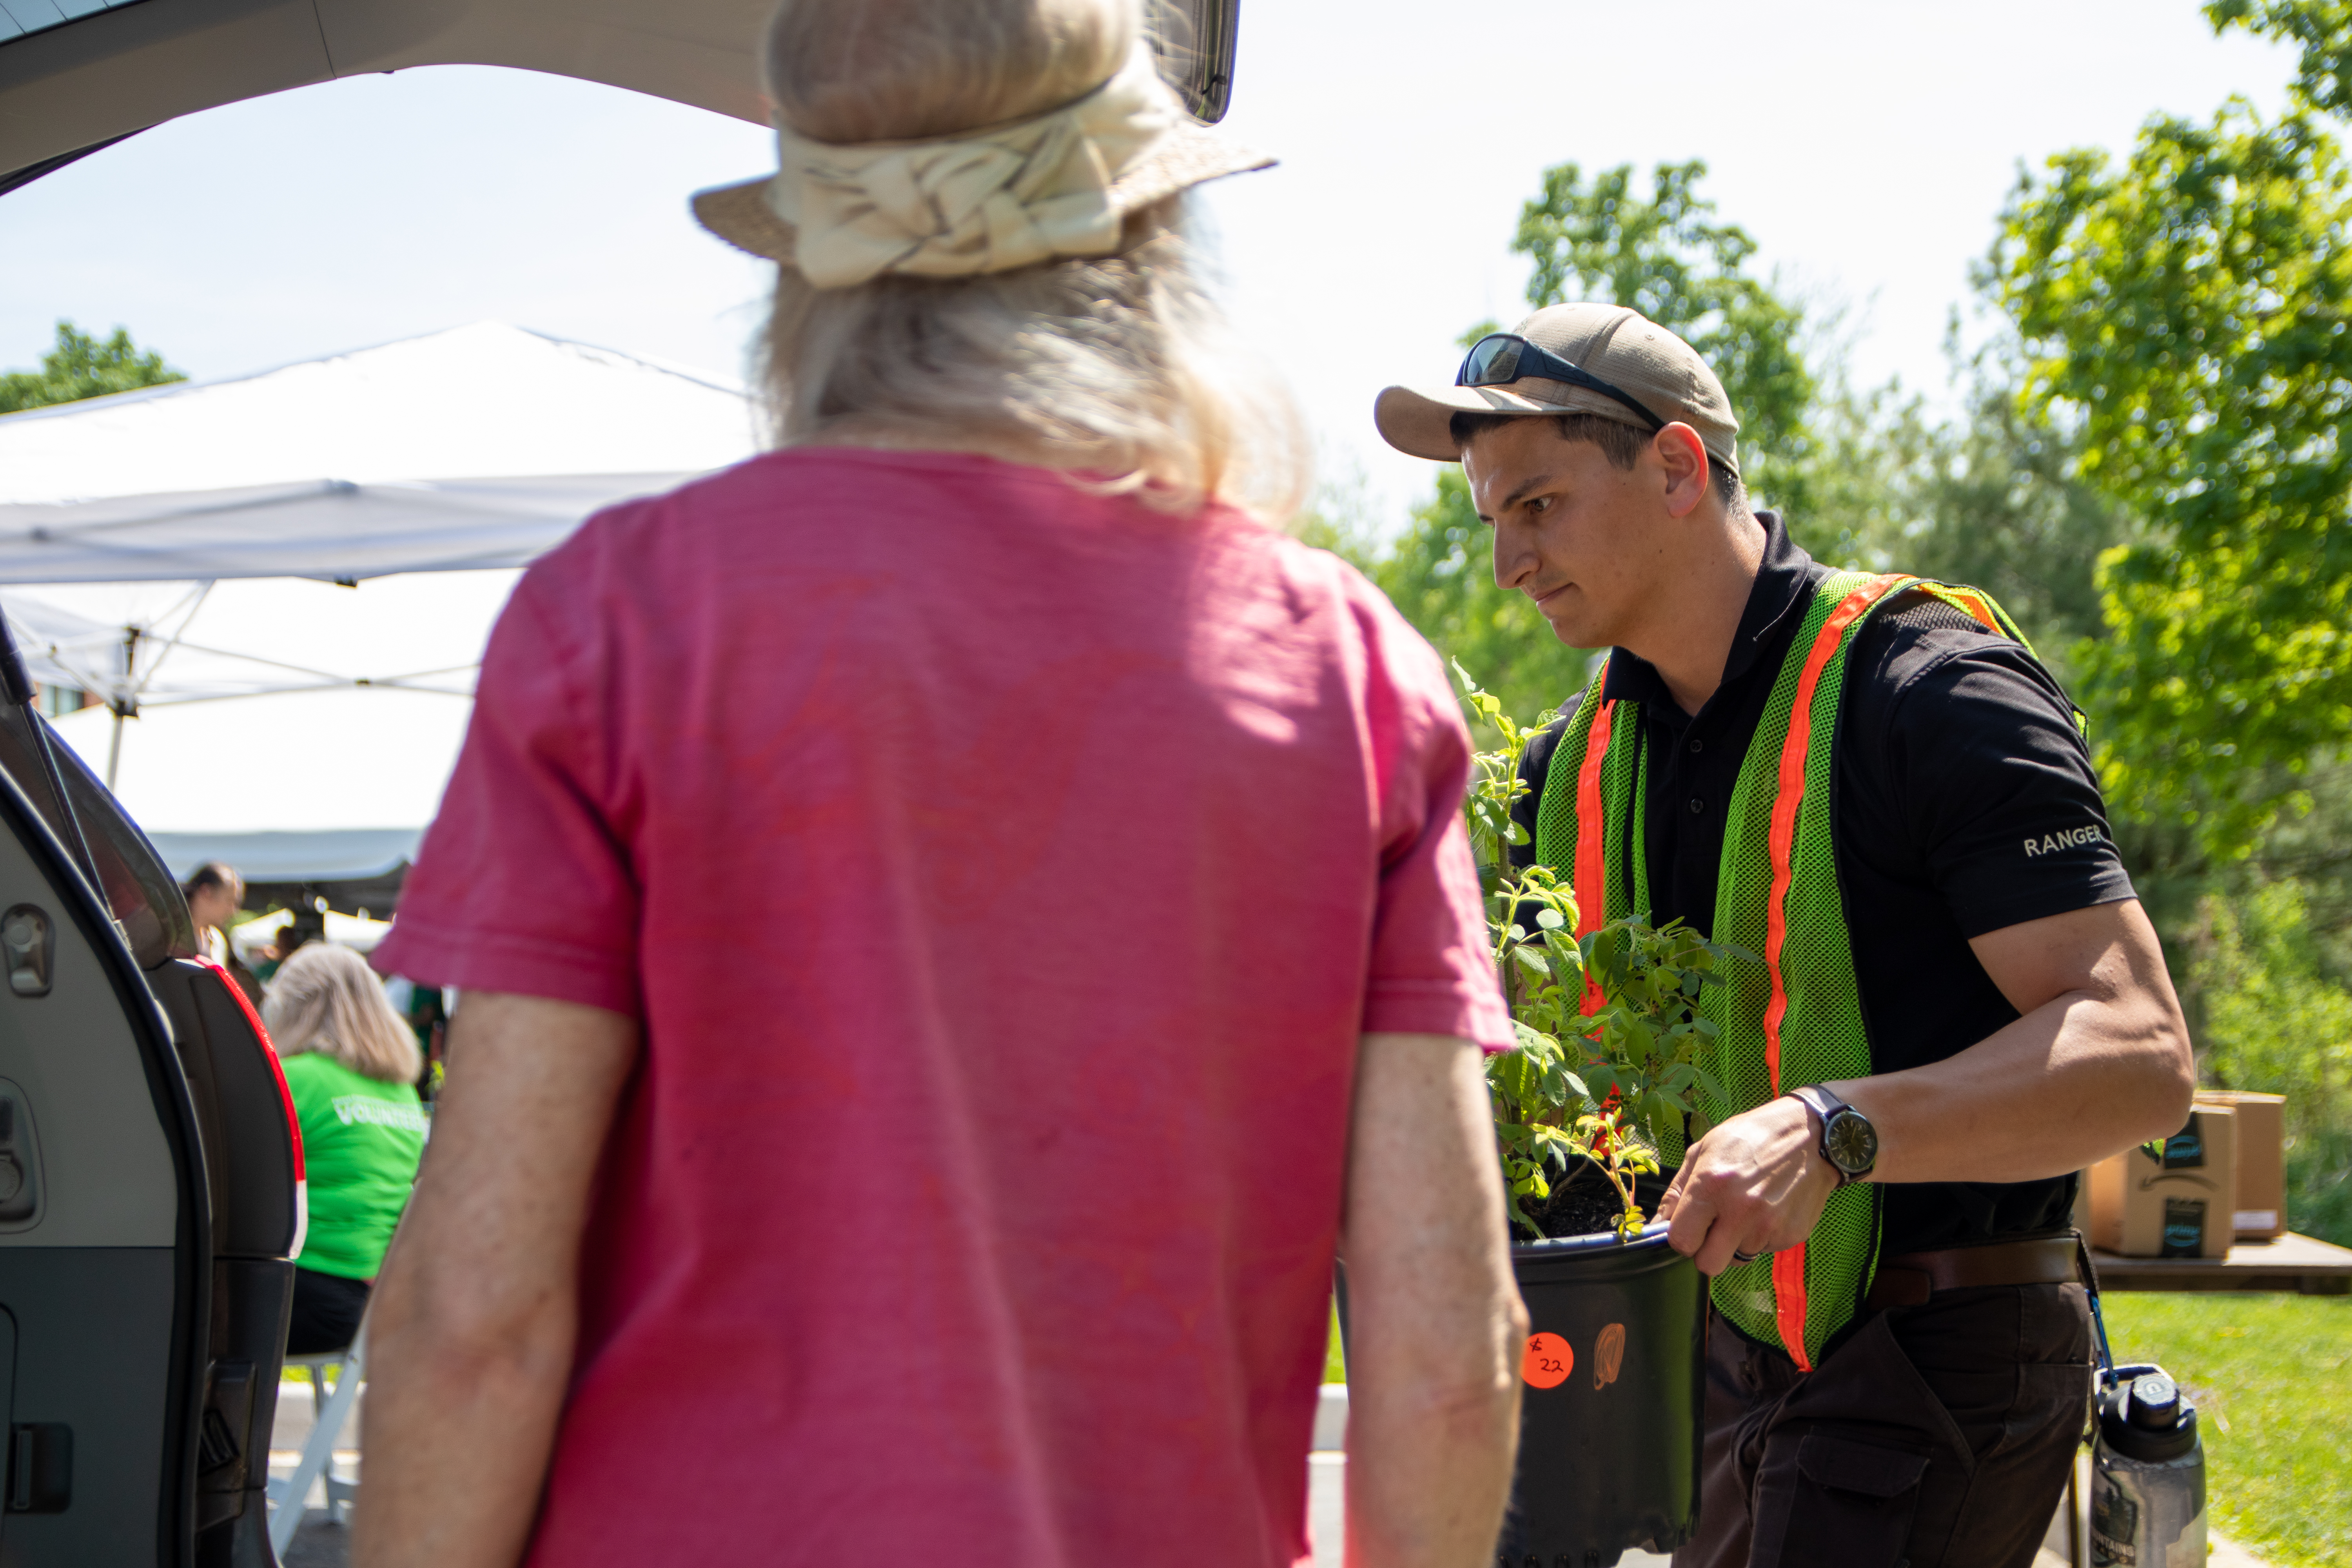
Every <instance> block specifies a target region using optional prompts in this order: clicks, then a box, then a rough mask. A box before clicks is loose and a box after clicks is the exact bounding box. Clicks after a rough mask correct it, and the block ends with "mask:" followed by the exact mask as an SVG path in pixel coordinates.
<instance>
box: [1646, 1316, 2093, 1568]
mask: <svg viewBox="0 0 2352 1568" xmlns="http://www.w3.org/2000/svg"><path fill="white" fill-rule="evenodd" d="M2090 1392H2091V1329H2090V1308H2089V1305H2088V1303H2087V1301H2086V1300H2084V1294H2083V1288H2082V1287H2081V1286H2080V1285H2001V1286H1992V1287H1988V1288H1984V1289H1973V1290H1948V1291H1945V1292H1942V1293H1940V1294H1938V1295H1937V1296H1934V1297H1932V1298H1930V1299H1929V1300H1928V1301H1927V1303H1926V1304H1925V1305H1924V1306H1917V1307H1896V1308H1892V1309H1890V1310H1886V1311H1885V1312H1881V1313H1879V1314H1878V1315H1877V1316H1876V1317H1874V1318H1873V1319H1871V1320H1870V1321H1868V1322H1867V1323H1865V1324H1864V1327H1863V1328H1862V1329H1861V1330H1859V1331H1857V1332H1855V1333H1854V1334H1853V1337H1852V1338H1850V1339H1848V1340H1847V1341H1846V1342H1844V1343H1843V1344H1841V1345H1840V1346H1839V1347H1838V1348H1837V1350H1836V1351H1835V1352H1833V1353H1832V1354H1830V1355H1828V1356H1825V1357H1824V1358H1822V1364H1821V1365H1820V1367H1819V1368H1817V1369H1816V1370H1815V1371H1813V1372H1811V1373H1799V1372H1798V1371H1797V1369H1796V1367H1795V1365H1794V1364H1793V1363H1790V1360H1789V1359H1788V1357H1786V1356H1784V1355H1782V1354H1781V1353H1780V1352H1778V1351H1774V1350H1766V1349H1764V1348H1762V1347H1761V1346H1759V1345H1756V1344H1752V1343H1750V1342H1748V1341H1747V1340H1745V1339H1742V1338H1741V1337H1740V1336H1739V1334H1738V1332H1737V1331H1734V1330H1733V1329H1732V1327H1731V1326H1730V1325H1729V1324H1728V1323H1726V1322H1725V1321H1723V1320H1722V1319H1721V1318H1719V1317H1717V1318H1712V1319H1711V1320H1710V1321H1709V1322H1708V1324H1707V1387H1706V1451H1705V1456H1704V1458H1703V1460H1702V1462H1701V1468H1700V1472H1699V1527H1698V1535H1697V1538H1696V1540H1694V1541H1692V1542H1690V1543H1689V1544H1688V1545H1686V1546H1685V1547H1683V1548H1682V1549H1681V1550H1680V1551H1678V1552H1675V1568H1816V1565H1819V1568H2025V1565H2026V1564H2030V1563H2032V1561H2033V1554H2034V1552H2035V1549H2036V1548H2037V1547H2038V1546H2039V1545H2040V1544H2041V1542H2042V1535H2043V1532H2044V1531H2047V1530H2048V1529H2049V1527H2050V1521H2051V1517H2052V1516H2053V1514H2055V1513H2056V1512H2057V1509H2058V1499H2059V1497H2060V1495H2061V1494H2062V1493H2063V1492H2064V1490H2065V1489H2066V1477H2067V1474H2068V1472H2069V1470H2070V1468H2072V1466H2073V1463H2074V1450H2075V1447H2076V1446H2077V1444H2078V1443H2079V1442H2080V1441H2081V1439H2082V1433H2083V1426H2084V1413H2085V1410H2086V1408H2087V1405H2088V1401H2089V1398H2090Z"/></svg>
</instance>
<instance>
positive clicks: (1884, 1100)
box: [1829, 903, 2197, 1182]
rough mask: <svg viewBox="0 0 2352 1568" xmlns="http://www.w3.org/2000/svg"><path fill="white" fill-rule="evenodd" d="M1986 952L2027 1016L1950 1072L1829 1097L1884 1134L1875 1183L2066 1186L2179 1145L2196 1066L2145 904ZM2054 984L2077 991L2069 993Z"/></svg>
mask: <svg viewBox="0 0 2352 1568" xmlns="http://www.w3.org/2000/svg"><path fill="white" fill-rule="evenodd" d="M2070 943H2072V944H2074V951H2073V952H2069V951H2068V946H2069V944H2070ZM1976 946H1977V949H1978V952H1979V956H1980V957H1981V958H1982V959H1983V961H1984V963H1985V969H1986V972H1987V973H1989V974H1990V975H1991V976H1992V978H1993V980H1994V981H1995V983H1996V984H2000V985H2001V987H2002V989H2003V991H2004V992H2006V993H2008V994H2010V997H2011V1002H2012V1004H2015V1005H2020V1009H2021V1012H2022V1013H2023V1016H2021V1017H2020V1018H2018V1019H2017V1020H2016V1021H2015V1022H2014V1023H2011V1024H2010V1025H2009V1026H2007V1027H2005V1028H2002V1029H2000V1030H1999V1031H1998V1032H1996V1033H1994V1034H1993V1035H1991V1036H1990V1037H1987V1038H1985V1039H1984V1040H1982V1041H1980V1042H1979V1043H1978V1044H1977V1045H1975V1046H1972V1047H1969V1049H1967V1050H1965V1051H1961V1052H1959V1053H1958V1054H1957V1055H1955V1056H1951V1057H1948V1058H1945V1059H1944V1060H1942V1061H1939V1062H1934V1063H1931V1064H1929V1065H1927V1066H1925V1067H1917V1068H1906V1069H1905V1070H1903V1071H1900V1072H1892V1073H1886V1074H1884V1075H1881V1076H1879V1077H1875V1078H1869V1079H1849V1080H1846V1081H1843V1082H1835V1083H1832V1084H1831V1085H1830V1086H1829V1087H1830V1088H1831V1089H1832V1090H1833V1091H1835V1092H1836V1093H1837V1094H1839V1095H1840V1096H1842V1097H1843V1099H1844V1100H1846V1101H1847V1103H1849V1104H1851V1105H1852V1106H1853V1108H1854V1109H1855V1110H1859V1111H1861V1112H1862V1113H1863V1114H1864V1115H1865V1116H1867V1117H1869V1118H1870V1120H1871V1121H1872V1123H1873V1124H1874V1126H1875V1127H1876V1128H1877V1129H1878V1144H1879V1157H1878V1169H1877V1171H1876V1172H1875V1173H1874V1179H1875V1180H1878V1181H1882V1182H2024V1181H2032V1180H2034V1179H2036V1178H2038V1177H2046V1176H2063V1175H2066V1174H2068V1173H2072V1172H2074V1171H2079V1170H2081V1169H2082V1168H2083V1167H2084V1166H2085V1165H2088V1164H2091V1163H2095V1162H2096V1161H2099V1160H2103V1159H2105V1158H2106V1157H2107V1156H2108V1155H2110V1154H2113V1153H2115V1152H2117V1151H2118V1150H2121V1149H2126V1148H2129V1147H2130V1146H2131V1145H2132V1144H2134V1143H2137V1142H2142V1141H2143V1140H2146V1139H2149V1138H2161V1137H2163V1136H2164V1135H2165V1134H2167V1133H2168V1132H2176V1131H2179V1128H2180V1124H2181V1122H2182V1121H2183V1120H2185V1119H2186V1117H2187V1115H2188V1112H2189V1097H2190V1095H2191V1094H2192V1093H2193V1092H2194V1091H2195V1089H2196V1082H2197V1077H2196V1059H2195V1057H2194V1055H2193V1053H2192V1052H2191V1051H2190V1049H2189V1034H2188V1028H2187V1026H2186V1025H2185V1024H2184V1023H2183V1022H2182V1020H2181V1016H2180V1007H2179V1002H2178V1001H2177V1000H2175V998H2174V996H2173V994H2172V982H2171V980H2170V978H2169V977H2168V975H2167V974H2166V973H2165V970H2164V959H2163V953H2162V951H2161V949H2160V948H2159V947H2158V943H2157V940H2156V932H2155V930H2154V928H2152V927H2151V926H2149V925H2148V923H2147V916H2146V915H2145V914H2144V913H2143V912H2141V910H2140V909H2139V906H2138V905H2137V903H2126V904H2120V905H2112V906H2105V907H2103V908H2102V909H2100V910H2084V911H2081V912H2080V914H2079V915H2078V916H2076V917H2066V918H2062V919H2059V920H2053V921H2036V922H2034V923H2033V924H2032V925H2030V926H2022V927H2017V928H2012V930H2011V931H2006V932H1995V933H1993V934H1992V935H1991V936H1990V937H1986V938H1980V939H1979V941H1978V942H1977V944H1976ZM2053 970H2054V971H2058V972H2061V973H2064V974H2065V975H2066V976H2067V978H2068V979H2069V980H2071V982H2072V984H2065V985H2064V986H2063V988H2062V987H2061V986H2060V985H2059V984H2056V983H2054V982H2053V980H2052V979H2051V978H2050V974H2051V972H2052V971H2053Z"/></svg>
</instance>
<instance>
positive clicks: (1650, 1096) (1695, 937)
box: [1454, 663, 1744, 1237]
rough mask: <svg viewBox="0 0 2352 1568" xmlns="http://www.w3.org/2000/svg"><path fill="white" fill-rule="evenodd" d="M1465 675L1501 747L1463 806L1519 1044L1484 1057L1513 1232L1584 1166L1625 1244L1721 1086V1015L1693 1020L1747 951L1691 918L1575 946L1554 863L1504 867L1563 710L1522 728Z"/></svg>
mask: <svg viewBox="0 0 2352 1568" xmlns="http://www.w3.org/2000/svg"><path fill="white" fill-rule="evenodd" d="M1454 676H1455V678H1456V679H1459V680H1460V681H1461V683H1462V689H1463V693H1464V697H1465V700H1466V702H1467V703H1468V705H1469V707H1470V708H1471V710H1473V711H1474V712H1475V713H1476V714H1477V715H1478V717H1479V719H1480V720H1481V721H1484V723H1485V724H1486V726H1487V727H1489V728H1491V729H1492V730H1493V731H1495V732H1496V733H1497V734H1499V735H1500V736H1501V737H1502V742H1503V743H1502V745H1501V746H1500V747H1498V748H1497V749H1496V750H1494V751H1490V752H1480V753H1479V754H1478V756H1477V758H1476V763H1475V773H1474V776H1473V780H1472V784H1471V789H1470V795H1469V799H1468V801H1467V803H1466V808H1465V809H1466V812H1467V815H1468V817H1469V826H1470V840H1471V848H1472V853H1473V854H1474V855H1475V856H1476V857H1477V858H1478V859H1479V861H1480V864H1481V867H1482V871H1481V879H1482V881H1484V883H1485V884H1486V906H1487V911H1488V913H1487V932H1488V935H1489V936H1490V937H1491V938H1492V940H1493V942H1494V944H1495V963H1496V966H1497V967H1498V968H1499V969H1500V970H1501V972H1502V975H1503V990H1504V994H1505V995H1506V996H1507V998H1508V999H1509V1002H1510V1005H1511V1016H1512V1020H1513V1024H1514V1026H1515V1028H1516V1030H1517V1037H1518V1046H1517V1048H1516V1049H1514V1050H1509V1051H1506V1052H1504V1053H1502V1054H1501V1055H1498V1056H1495V1057H1490V1058H1487V1062H1486V1086H1487V1089H1489V1090H1490V1091H1491V1092H1492V1094H1493V1095H1494V1100H1495V1140H1496V1148H1497V1150H1498V1152H1499V1153H1500V1155H1501V1159H1502V1163H1503V1177H1504V1181H1505V1184H1507V1187H1508V1188H1509V1194H1510V1200H1509V1201H1510V1212H1511V1223H1512V1224H1514V1225H1516V1226H1519V1227H1521V1228H1522V1229H1524V1230H1526V1231H1527V1232H1528V1234H1529V1235H1531V1236H1539V1235H1541V1234H1542V1230H1541V1227H1540V1226H1538V1225H1537V1223H1536V1221H1535V1220H1534V1218H1533V1217H1532V1216H1530V1215H1528V1211H1527V1208H1526V1206H1525V1205H1528V1204H1530V1203H1534V1204H1540V1203H1542V1202H1544V1201H1545V1200H1546V1199H1548V1198H1549V1197H1550V1196H1551V1187H1552V1174H1553V1173H1554V1172H1555V1171H1558V1170H1560V1169H1562V1168H1564V1167H1566V1166H1567V1165H1568V1164H1569V1163H1570V1162H1571V1161H1574V1160H1579V1159H1582V1160H1589V1161H1591V1163H1593V1164H1594V1165H1595V1166H1596V1167H1597V1168H1598V1169H1599V1170H1600V1171H1601V1173H1602V1174H1604V1175H1605V1176H1606V1177H1607V1178H1608V1179H1609V1184H1610V1185H1611V1186H1612V1187H1614V1188H1615V1189H1616V1192H1617V1195H1618V1198H1619V1200H1620V1201H1621V1202H1622V1205H1623V1208H1622V1212H1621V1214H1620V1215H1619V1217H1618V1222H1617V1231H1618V1234H1619V1235H1620V1236H1621V1237H1632V1236H1633V1235H1635V1234H1636V1233H1638V1232H1639V1231H1640V1230H1641V1228H1642V1221H1643V1214H1642V1206H1641V1204H1640V1203H1639V1202H1638V1201H1637V1200H1636V1198H1635V1196H1634V1192H1633V1178H1634V1177H1635V1176H1637V1175H1640V1174H1644V1173H1655V1172H1656V1171H1657V1170H1658V1168H1659V1162H1658V1151H1659V1133H1660V1131H1661V1130H1662V1129H1663V1128H1664V1127H1665V1126H1667V1125H1668V1124H1670V1123H1671V1124H1674V1125H1676V1126H1679V1125H1680V1123H1681V1121H1682V1117H1683V1114H1684V1112H1685V1111H1686V1110H1689V1109H1690V1108H1691V1106H1692V1104H1693V1103H1694V1102H1695V1100H1696V1094H1697V1091H1698V1090H1699V1089H1700V1088H1701V1087H1702V1086H1704V1087H1706V1088H1707V1089H1709V1090H1710V1091H1713V1090H1714V1089H1715V1085H1714V1081H1713V1080H1712V1079H1710V1078H1708V1076H1707V1074H1706V1069H1705V1068H1702V1067H1701V1066H1700V1065H1699V1058H1700V1057H1701V1055H1702V1054H1703V1053H1704V1052H1705V1050H1706V1047H1707V1046H1708V1044H1709V1043H1711V1042H1712V1041H1713V1040H1714V1038H1715V1037H1716V1026H1715V1024H1714V1022H1713V1021H1712V1020H1710V1019H1707V1018H1704V1017H1701V1016H1698V1013H1697V1011H1696V1006H1697V1003H1698V996H1699V988H1700V987H1701V986H1703V985H1705V984H1706V983H1707V982H1708V981H1709V980H1710V979H1712V978H1714V976H1715V971H1716V970H1717V968H1719V967H1720V966H1721V965H1722V964H1723V963H1726V962H1727V961H1728V960H1730V959H1731V958H1733V957H1736V956H1744V955H1741V954H1739V952H1738V950H1737V949H1735V948H1730V947H1726V946H1722V945H1719V944H1717V943H1715V942H1709V941H1707V940H1706V938H1705V937H1702V936H1700V935H1699V934H1698V933H1697V932H1696V931H1692V930H1691V929H1690V928H1688V927H1687V926H1685V925H1684V924H1683V923H1682V922H1681V921H1669V922H1668V923H1667V924H1666V925H1665V926H1664V928H1663V929H1657V930H1654V929H1652V927H1651V926H1650V925H1649V923H1648V921H1647V920H1646V919H1644V918H1643V917H1641V916H1631V917H1628V918H1626V919H1624V920H1619V921H1610V922H1609V923H1608V924H1606V925H1602V926H1600V927H1598V928H1596V929H1595V930H1593V931H1591V932H1589V933H1587V934H1586V935H1585V936H1584V937H1582V938H1581V939H1580V938H1578V937H1577V935H1576V923H1577V909H1576V897H1575V894H1574V892H1573V890H1572V889H1570V888H1568V887H1566V886H1563V885H1562V884H1561V883H1560V881H1559V878H1558V876H1557V875H1556V874H1555V873H1554V872H1553V871H1552V869H1551V868H1549V867H1548V866H1530V867H1528V868H1526V869H1525V870H1523V871H1517V872H1514V871H1512V870H1511V869H1510V868H1509V849H1510V847H1513V846H1515V845H1523V844H1525V843H1526V842H1527V841H1528V834H1527V829H1526V828H1524V827H1521V826H1519V825H1518V824H1517V823H1516V822H1514V821H1512V820H1511V816H1510V812H1511V805H1512V803H1513V802H1514V801H1516V800H1517V799H1519V798H1520V797H1521V796H1523V795H1525V794H1526V793H1527V784H1526V783H1525V781H1523V780H1522V779H1521V778H1520V777H1519V759H1520V756H1521V754H1522V753H1523V752H1525V750H1526V748H1527V743H1528V741H1529V740H1530V739H1532V738H1533V737H1534V736H1535V735H1537V734H1538V733H1540V732H1541V731H1542V730H1543V727H1544V726H1545V725H1546V724H1549V722H1550V721H1552V719H1553V718H1554V717H1555V715H1554V714H1551V713H1549V712H1547V713H1544V714H1542V715H1540V716H1539V717H1538V719H1537V721H1536V722H1535V724H1534V725H1533V726H1532V727H1526V728H1523V727H1522V726H1520V725H1519V724H1518V723H1517V722H1516V721H1514V720H1513V719H1512V718H1511V717H1510V715H1509V714H1508V713H1507V712H1505V711H1504V710H1503V707H1502V704H1501V703H1500V702H1498V701H1497V700H1496V699H1495V698H1494V697H1493V696H1492V695H1490V694H1489V693H1487V692H1486V691H1483V690H1481V689H1479V688H1478V686H1477V685H1476V683H1475V682H1474V681H1473V680H1472V679H1470V675H1469V672H1468V671H1466V670H1465V669H1464V668H1462V666H1461V665H1460V664H1459V663H1456V664H1455V665H1454ZM1588 980H1589V981H1590V982H1591V986H1590V987H1588V985H1587V982H1588ZM1596 993H1597V994H1596ZM1596 1003H1597V1004H1598V1005H1597V1007H1596V1006H1595V1004H1596ZM1588 1009H1590V1010H1588Z"/></svg>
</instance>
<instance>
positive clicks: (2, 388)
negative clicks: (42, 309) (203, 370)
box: [0, 321, 188, 414]
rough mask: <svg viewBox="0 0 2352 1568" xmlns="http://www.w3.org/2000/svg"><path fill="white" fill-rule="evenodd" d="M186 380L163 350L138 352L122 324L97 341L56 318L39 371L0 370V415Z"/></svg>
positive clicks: (72, 325)
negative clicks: (54, 344)
mask: <svg viewBox="0 0 2352 1568" xmlns="http://www.w3.org/2000/svg"><path fill="white" fill-rule="evenodd" d="M187 379H188V378H187V377H186V376H185V375H184V374H181V373H180V372H178V371H176V370H173V368H172V367H171V366H169V365H167V364H165V363H163V355H162V354H160V353H153V352H149V353H140V352H139V349H138V346H137V345H136V344H134V343H132V342H131V334H130V333H129V332H128V331H124V330H123V329H122V328H121V327H117V328H115V329H114V335H113V336H112V337H110V338H108V339H107V340H106V341H104V342H100V341H99V340H98V339H96V338H93V337H91V336H90V335H89V333H87V332H81V331H75V330H74V324H73V323H72V322H71V321H59V322H58V342H57V347H55V348H53V349H51V350H50V351H49V352H48V353H47V354H45V355H43V356H42V358H41V368H40V369H39V370H37V371H21V370H20V371H12V372H10V373H9V374H5V375H0V414H14V413H16V411H17V410H19V409H23V408H43V407H47V405H50V404H54V403H79V402H80V401H81V400H82V399H83V398H85V397H104V396H106V395H108V394H109V393H114V392H131V391H135V390H136V389H138V388H140V387H142V386H160V385H162V384H164V383H166V382H173V381H185V380H187Z"/></svg>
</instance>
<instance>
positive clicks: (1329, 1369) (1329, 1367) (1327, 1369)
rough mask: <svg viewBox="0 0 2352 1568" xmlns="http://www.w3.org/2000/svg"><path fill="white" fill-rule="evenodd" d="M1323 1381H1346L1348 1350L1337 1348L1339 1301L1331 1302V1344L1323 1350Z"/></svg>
mask: <svg viewBox="0 0 2352 1568" xmlns="http://www.w3.org/2000/svg"><path fill="white" fill-rule="evenodd" d="M1323 1381H1324V1382H1326V1383H1345V1382H1347V1381H1348V1352H1346V1351H1343V1350H1341V1349H1340V1348H1339V1302H1337V1301H1334V1302H1332V1303H1331V1345H1330V1348H1329V1349H1328V1350H1326V1351H1325V1352H1323Z"/></svg>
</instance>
